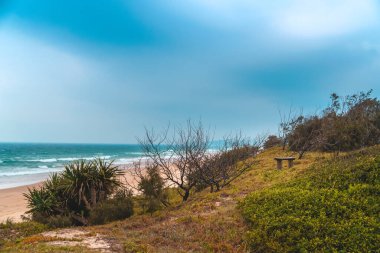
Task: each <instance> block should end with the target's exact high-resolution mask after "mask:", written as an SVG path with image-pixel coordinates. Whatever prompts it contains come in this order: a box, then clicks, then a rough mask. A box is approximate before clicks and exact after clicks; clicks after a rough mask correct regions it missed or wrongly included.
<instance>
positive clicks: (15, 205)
mask: <svg viewBox="0 0 380 253" xmlns="http://www.w3.org/2000/svg"><path fill="white" fill-rule="evenodd" d="M39 185H40V183H37V184H32V185H26V186H19V187H14V188H9V189H1V190H0V222H4V221H6V220H7V218H10V219H12V220H13V221H15V222H19V221H21V215H23V214H25V212H26V211H27V206H26V205H27V203H26V200H25V197H24V196H23V193H26V192H28V187H29V188H32V187H38V186H39Z"/></svg>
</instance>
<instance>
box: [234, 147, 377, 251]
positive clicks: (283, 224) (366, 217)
mask: <svg viewBox="0 0 380 253" xmlns="http://www.w3.org/2000/svg"><path fill="white" fill-rule="evenodd" d="M241 210H242V212H243V215H244V217H245V218H246V220H247V221H248V223H249V227H250V228H249V232H248V241H249V246H250V250H251V251H252V252H290V251H291V252H310V251H318V252H334V251H336V252H337V251H344V252H375V251H377V250H379V249H380V234H379V233H380V220H379V218H380V217H379V215H380V149H379V147H375V148H371V149H367V150H364V151H361V152H355V153H352V154H350V155H347V156H344V157H341V158H339V159H334V160H329V161H325V162H322V163H316V164H314V165H313V166H312V167H311V168H310V169H308V170H307V171H306V172H305V173H304V174H303V175H302V176H301V177H299V178H295V179H293V180H291V181H290V182H288V183H286V184H281V185H276V186H274V187H271V188H269V189H265V190H260V191H257V192H254V193H252V194H250V195H249V196H248V197H247V198H246V199H245V200H244V201H243V203H242V204H241Z"/></svg>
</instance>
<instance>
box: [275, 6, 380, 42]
mask: <svg viewBox="0 0 380 253" xmlns="http://www.w3.org/2000/svg"><path fill="white" fill-rule="evenodd" d="M378 15H379V8H378V4H377V2H376V1H375V0H319V1H315V0H314V1H304V0H294V1H291V3H290V4H288V5H287V6H284V9H282V10H279V11H278V12H277V14H276V18H275V21H274V22H275V26H276V27H277V28H278V29H279V30H280V31H281V32H283V33H285V34H287V35H291V36H296V37H300V38H323V37H329V36H339V35H345V34H349V33H352V32H356V31H358V30H360V29H363V28H366V27H368V26H371V25H373V24H375V23H376V22H377V21H378Z"/></svg>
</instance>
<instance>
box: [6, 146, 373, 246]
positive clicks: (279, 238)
mask: <svg viewBox="0 0 380 253" xmlns="http://www.w3.org/2000/svg"><path fill="white" fill-rule="evenodd" d="M379 154H380V147H375V148H371V149H368V150H366V151H364V152H361V153H355V154H352V155H349V156H347V157H345V158H340V159H338V160H333V161H332V160H330V155H329V154H321V153H309V154H307V155H306V157H305V159H303V160H297V161H296V162H295V166H294V167H293V168H291V169H288V168H285V169H283V170H281V171H278V170H276V164H275V161H274V160H273V158H274V157H275V156H279V155H291V154H290V153H286V152H283V151H282V150H281V149H280V148H273V149H270V150H267V151H265V152H263V153H262V154H260V155H259V156H258V157H257V158H256V159H257V163H256V164H255V165H254V166H252V168H251V169H250V170H248V171H247V172H246V173H245V174H243V175H242V176H241V177H240V178H238V179H237V180H236V181H234V182H233V183H232V184H231V185H230V186H228V187H226V188H224V189H222V190H221V191H220V192H217V193H209V192H208V191H207V190H206V191H203V192H199V193H196V194H194V195H193V197H192V198H191V199H189V201H187V202H186V203H180V199H179V198H178V196H172V207H170V208H167V209H165V210H162V211H159V212H156V213H154V214H153V215H147V214H144V215H138V214H137V215H135V216H133V217H131V218H129V219H126V220H124V221H118V222H113V223H110V224H107V225H102V226H93V227H83V228H80V229H79V230H81V231H82V232H84V233H86V235H88V236H89V237H91V236H92V237H93V236H94V235H96V236H97V238H101V239H102V240H104V241H106V242H108V246H109V248H108V250H109V251H110V252H189V251H190V252H247V251H257V252H263V251H264V252H266V251H288V250H289V251H302V250H303V249H305V250H308V249H316V250H319V251H324V250H331V249H333V248H334V249H336V250H340V249H342V247H348V248H349V249H350V251H355V250H356V249H358V248H355V245H359V246H360V247H361V249H364V250H365V249H368V250H369V249H371V247H372V249H374V247H377V248H379V244H378V241H379V237H378V235H379V217H378V214H377V213H378V211H379V206H378V203H379V202H380V201H379V197H378V196H379V162H380V155H379ZM137 213H138V212H137ZM18 226H20V225H18ZM41 229H42V228H40V227H37V229H35V230H34V231H35V232H34V234H35V235H32V234H33V232H30V233H27V234H24V233H22V232H21V231H22V230H18V229H17V227H16V228H15V227H12V229H10V228H7V230H6V229H3V230H1V228H0V234H1V235H3V236H5V237H3V239H0V249H1V250H2V251H4V252H40V251H41V252H42V251H45V252H50V251H51V250H52V249H53V248H54V250H55V251H57V252H82V251H83V252H84V250H85V252H98V251H99V250H96V249H89V248H79V247H80V246H82V247H85V246H86V244H85V239H84V238H83V237H81V238H75V240H74V241H75V242H77V243H75V245H76V246H73V243H72V241H73V239H60V238H57V237H56V236H55V237H54V236H46V235H40V234H37V233H40V231H41ZM76 230H78V229H76ZM2 231H3V232H2ZM7 238H8V239H7ZM376 239H377V240H376ZM67 241H68V242H69V243H66V244H65V243H64V242H67ZM52 242H53V243H55V245H57V244H59V246H52V245H51V243H52ZM70 242H71V244H70ZM81 243H82V244H81ZM78 245H79V247H78ZM1 247H2V248H1ZM37 249H38V250H37ZM359 249H360V248H359Z"/></svg>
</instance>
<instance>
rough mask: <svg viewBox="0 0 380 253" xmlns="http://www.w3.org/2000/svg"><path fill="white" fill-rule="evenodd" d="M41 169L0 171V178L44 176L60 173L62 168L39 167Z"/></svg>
mask: <svg viewBox="0 0 380 253" xmlns="http://www.w3.org/2000/svg"><path fill="white" fill-rule="evenodd" d="M40 167H41V168H24V167H23V168H17V170H12V171H0V177H11V176H26V175H35V174H46V173H52V172H58V171H61V170H62V168H49V167H47V166H46V167H45V166H40Z"/></svg>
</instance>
